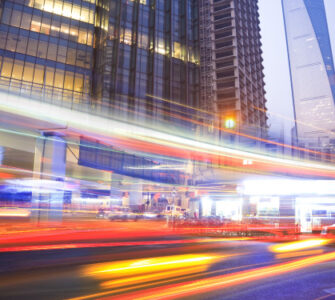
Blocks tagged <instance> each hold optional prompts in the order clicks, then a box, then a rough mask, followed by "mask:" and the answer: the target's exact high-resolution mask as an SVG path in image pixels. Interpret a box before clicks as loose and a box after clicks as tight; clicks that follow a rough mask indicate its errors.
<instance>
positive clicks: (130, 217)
mask: <svg viewBox="0 0 335 300" xmlns="http://www.w3.org/2000/svg"><path fill="white" fill-rule="evenodd" d="M108 219H109V220H110V221H137V220H138V219H139V214H138V213H135V212H132V211H131V210H130V209H129V208H128V207H118V208H116V209H113V210H112V211H111V212H110V213H109V215H108Z"/></svg>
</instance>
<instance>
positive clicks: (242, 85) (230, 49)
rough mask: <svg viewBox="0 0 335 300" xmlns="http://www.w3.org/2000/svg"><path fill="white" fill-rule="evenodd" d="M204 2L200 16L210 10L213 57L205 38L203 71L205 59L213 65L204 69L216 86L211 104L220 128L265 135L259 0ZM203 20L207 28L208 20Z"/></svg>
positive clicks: (202, 46)
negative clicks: (213, 106)
mask: <svg viewBox="0 0 335 300" xmlns="http://www.w3.org/2000/svg"><path fill="white" fill-rule="evenodd" d="M201 3H202V6H201V13H202V14H208V9H210V10H211V12H210V15H212V16H211V22H212V39H211V43H212V45H211V46H212V47H211V48H212V56H211V55H210V54H209V52H208V48H210V47H209V46H208V39H209V38H208V37H206V35H203V39H202V44H201V60H202V64H204V68H205V67H206V66H205V64H206V63H207V62H206V60H212V61H213V63H214V64H213V70H212V71H210V70H209V69H203V70H205V72H206V74H205V76H207V77H208V76H210V73H211V76H212V78H213V81H214V84H215V88H214V90H215V92H214V96H213V97H212V98H211V99H209V100H208V101H213V102H214V103H215V106H216V108H217V113H218V118H219V120H220V125H221V126H223V127H225V126H226V127H234V128H235V130H237V131H241V132H246V133H250V134H253V135H257V136H265V134H266V119H267V117H266V107H265V104H266V100H265V96H264V95H265V91H264V81H263V77H264V76H263V66H262V57H261V41H260V28H259V18H258V17H259V15H258V6H257V1H256V0H238V1H237V0H204V1H202V2H201ZM208 3H209V8H208V9H207V10H206V7H207V6H208ZM207 19H208V17H207ZM201 21H202V24H201V26H202V27H205V26H206V25H205V24H204V22H206V18H201ZM205 62H206V63H205ZM202 72H203V71H202ZM202 74H204V73H202ZM228 119H232V120H234V122H229V120H228ZM226 122H227V123H226ZM235 124H236V125H235Z"/></svg>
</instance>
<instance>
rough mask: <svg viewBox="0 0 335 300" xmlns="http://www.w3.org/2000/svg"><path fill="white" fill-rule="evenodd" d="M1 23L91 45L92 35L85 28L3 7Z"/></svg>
mask: <svg viewBox="0 0 335 300" xmlns="http://www.w3.org/2000/svg"><path fill="white" fill-rule="evenodd" d="M2 23H3V24H8V25H11V26H14V27H19V28H23V29H26V30H31V31H35V32H40V33H43V34H47V35H51V36H55V37H59V36H60V37H61V38H63V39H69V40H71V41H73V42H78V43H80V44H87V45H89V46H91V45H92V42H93V34H92V32H90V31H88V30H87V29H85V28H78V26H75V25H71V26H70V25H69V24H66V23H61V22H60V20H56V19H55V18H53V20H52V21H51V19H50V18H48V17H46V16H43V18H42V17H41V16H39V15H36V14H30V13H27V12H22V11H18V10H14V9H13V10H12V9H11V8H9V7H5V9H4V14H3V17H2Z"/></svg>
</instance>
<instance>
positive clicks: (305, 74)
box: [282, 0, 335, 150]
mask: <svg viewBox="0 0 335 300" xmlns="http://www.w3.org/2000/svg"><path fill="white" fill-rule="evenodd" d="M282 6H283V13H284V20H285V29H286V39H287V48H288V54H289V64H290V73H291V83H292V92H293V104H294V105H293V106H294V113H295V120H296V137H297V140H298V143H299V144H300V145H301V146H304V147H307V148H311V149H320V150H327V149H328V150H331V148H332V147H333V146H332V145H334V141H335V106H334V101H335V72H334V62H333V58H332V57H333V56H332V49H331V44H330V39H329V32H328V25H327V19H326V12H325V6H324V2H323V0H283V1H282Z"/></svg>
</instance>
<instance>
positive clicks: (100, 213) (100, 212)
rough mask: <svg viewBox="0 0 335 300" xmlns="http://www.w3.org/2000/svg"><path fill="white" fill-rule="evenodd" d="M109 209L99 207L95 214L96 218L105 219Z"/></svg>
mask: <svg viewBox="0 0 335 300" xmlns="http://www.w3.org/2000/svg"><path fill="white" fill-rule="evenodd" d="M109 213H110V211H109V210H106V209H104V208H99V210H98V212H97V214H96V218H97V219H107V218H108V216H109Z"/></svg>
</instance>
